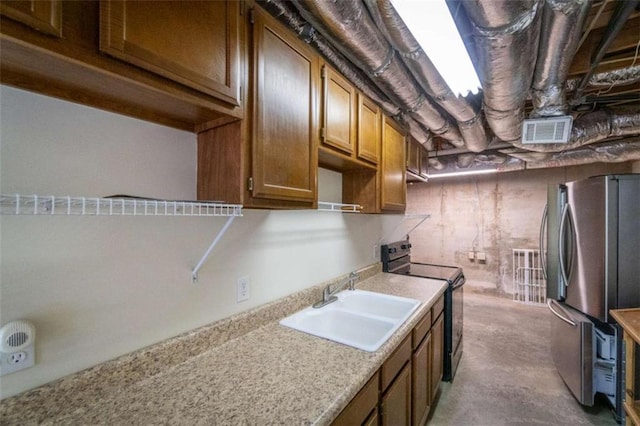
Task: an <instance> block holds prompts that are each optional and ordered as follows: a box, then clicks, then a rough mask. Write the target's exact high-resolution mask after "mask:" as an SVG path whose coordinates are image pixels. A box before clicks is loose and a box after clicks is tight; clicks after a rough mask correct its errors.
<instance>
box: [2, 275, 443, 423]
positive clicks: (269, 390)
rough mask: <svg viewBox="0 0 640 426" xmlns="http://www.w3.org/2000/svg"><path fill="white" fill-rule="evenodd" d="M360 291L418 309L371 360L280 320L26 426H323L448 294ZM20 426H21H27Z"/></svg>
mask: <svg viewBox="0 0 640 426" xmlns="http://www.w3.org/2000/svg"><path fill="white" fill-rule="evenodd" d="M357 288H359V289H363V290H371V291H379V292H383V293H388V294H393V295H397V296H404V297H411V298H415V299H418V300H421V301H422V302H423V303H422V304H421V305H420V307H419V308H418V309H417V310H416V312H415V313H414V314H412V316H411V317H410V318H409V319H408V320H407V321H406V322H405V323H404V324H403V325H402V326H401V327H400V328H399V329H398V331H397V332H396V333H395V334H394V335H393V336H392V337H391V338H390V339H389V340H388V341H387V342H386V343H384V344H383V345H382V347H381V348H380V349H379V350H378V351H376V352H365V351H361V350H359V349H355V348H352V347H349V346H345V345H341V344H339V343H334V342H331V341H328V340H325V339H321V338H318V337H314V336H311V335H308V334H305V333H302V332H299V331H296V330H293V329H289V328H287V327H284V326H281V325H280V324H279V323H278V319H280V318H282V317H284V316H286V315H284V314H283V315H281V316H280V318H270V319H269V320H268V321H266V322H265V323H264V325H261V326H259V327H257V328H255V329H253V330H251V331H248V332H246V333H244V334H241V335H240V336H238V337H235V338H230V339H228V340H226V341H224V342H222V343H220V344H219V345H216V346H214V347H211V348H207V350H204V351H202V352H201V353H198V354H196V355H194V356H190V357H188V358H187V359H185V360H182V361H180V362H178V363H173V364H171V365H165V366H164V367H163V366H161V367H160V368H158V369H157V370H156V371H153V372H152V373H148V374H142V375H140V377H138V378H136V379H131V378H127V379H126V380H124V379H123V381H124V383H123V384H122V385H120V386H118V383H117V381H114V380H112V382H111V383H110V386H108V387H107V386H104V387H105V389H106V390H104V391H102V392H101V394H100V395H99V397H98V396H96V397H95V399H94V398H86V399H84V400H83V401H82V403H81V404H79V403H78V401H75V404H74V403H69V404H68V408H67V409H64V408H62V409H61V408H60V407H55V408H56V409H55V410H53V411H55V413H54V412H52V411H51V410H49V412H48V413H47V412H42V413H41V414H40V418H33V419H31V420H34V421H33V423H42V424H51V423H63V424H123V423H127V424H141V423H144V424H156V423H171V424H261V425H265V424H291V425H293V424H329V423H330V422H331V421H332V420H333V419H334V418H335V417H336V416H337V415H338V414H339V413H340V412H341V411H342V409H343V408H344V407H345V406H346V405H347V403H348V402H349V401H350V400H351V399H352V398H353V397H354V396H355V395H356V393H357V392H358V391H359V390H360V388H361V387H362V386H363V385H364V384H365V383H366V382H367V381H368V379H369V378H370V377H371V376H372V375H373V374H374V373H375V371H376V370H377V369H378V368H380V366H381V365H382V362H383V361H384V360H385V359H386V358H387V357H388V356H389V355H390V354H391V353H392V352H393V350H394V349H395V348H396V347H397V346H398V345H399V344H400V342H401V341H402V340H403V339H404V337H405V336H407V334H408V333H409V332H410V331H411V330H412V328H413V327H414V326H415V325H416V324H417V322H418V320H419V319H420V318H421V317H422V316H423V315H424V314H425V313H426V312H427V310H428V309H429V308H430V307H431V306H432V305H433V303H435V301H436V300H437V298H438V297H439V296H440V295H441V294H442V293H443V292H444V290H445V289H446V284H445V283H444V281H437V280H428V279H424V278H415V277H408V276H402V275H393V274H386V273H376V274H374V275H373V276H371V277H370V278H367V279H364V280H362V281H361V282H360V283H359V284H358V285H357ZM296 310H297V309H296ZM246 320H247V319H246V318H245V321H246ZM236 321H242V319H238V320H236ZM183 344H184V343H183ZM166 350H175V347H173V348H171V347H167V348H166V349H165V351H166ZM128 362H130V361H128ZM78 374H82V373H78ZM86 374H89V373H86ZM80 380H81V379H78V381H80ZM93 380H94V382H95V380H99V378H98V379H95V378H94V379H93ZM67 381H68V382H69V381H71V382H73V381H72V380H71V379H69V380H67ZM66 385H67V387H68V389H67V390H66V392H62V391H60V390H59V389H56V385H55V384H54V385H52V386H50V388H51V389H47V392H49V394H50V395H49V396H47V395H48V394H47V392H40V393H38V392H37V391H36V392H33V391H30V392H29V393H27V395H23V396H18V397H15V398H14V399H13V400H12V401H10V402H9V403H8V404H7V406H6V407H5V408H4V409H3V410H1V411H0V419H4V420H3V423H4V421H7V423H12V420H18V419H20V417H22V416H18V417H14V415H16V414H19V413H18V412H17V411H20V412H22V413H23V414H24V413H25V411H22V410H23V409H26V408H27V407H28V405H29V404H34V405H35V404H37V403H40V404H42V403H43V402H44V403H46V401H38V398H40V399H44V398H48V399H49V403H50V404H52V405H53V402H54V401H53V400H52V398H55V401H56V404H59V403H64V402H63V401H62V400H61V398H72V397H73V398H76V399H77V398H81V397H80V396H72V395H71V394H72V392H74V391H73V385H72V384H69V383H67V384H66ZM83 386H85V387H86V386H89V385H87V384H86V383H85V384H84V385H83ZM95 386H97V387H100V384H99V383H95ZM61 387H62V384H59V385H57V388H61ZM75 392H76V393H77V392H82V389H76V390H75ZM96 395H97V394H96ZM4 403H5V401H3V404H4ZM47 414H48V415H47ZM22 420H23V422H21V423H24V420H25V418H24V417H22Z"/></svg>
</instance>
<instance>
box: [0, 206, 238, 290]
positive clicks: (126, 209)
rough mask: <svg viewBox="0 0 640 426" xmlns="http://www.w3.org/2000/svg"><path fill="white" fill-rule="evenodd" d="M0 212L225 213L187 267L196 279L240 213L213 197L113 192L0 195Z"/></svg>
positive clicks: (124, 214)
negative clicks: (158, 197) (102, 194)
mask: <svg viewBox="0 0 640 426" xmlns="http://www.w3.org/2000/svg"><path fill="white" fill-rule="evenodd" d="M0 215H36V216H52V215H58V216H190V217H192V216H209V217H211V216H216V217H226V218H227V221H226V222H225V224H224V226H223V227H222V229H220V230H219V231H218V233H217V234H216V236H215V237H214V239H213V242H212V243H211V244H210V245H209V247H208V248H207V250H206V251H205V253H204V255H203V256H202V257H201V258H200V260H199V261H198V263H197V264H196V266H195V267H194V268H193V269H192V270H191V280H192V281H193V282H194V283H195V282H197V281H198V271H199V270H200V268H202V265H203V264H204V262H205V261H206V260H207V258H208V257H209V255H210V254H211V252H212V251H213V249H214V247H215V246H216V245H217V244H218V242H219V241H220V239H221V238H222V236H223V235H224V234H225V232H226V231H227V229H229V227H230V226H231V224H232V223H233V220H234V219H235V218H236V217H239V216H242V205H241V204H223V203H220V202H216V201H170V200H155V199H150V198H140V197H131V196H126V195H114V196H112V197H106V198H100V197H69V196H64V197H60V196H55V195H46V196H42V195H20V194H14V195H0Z"/></svg>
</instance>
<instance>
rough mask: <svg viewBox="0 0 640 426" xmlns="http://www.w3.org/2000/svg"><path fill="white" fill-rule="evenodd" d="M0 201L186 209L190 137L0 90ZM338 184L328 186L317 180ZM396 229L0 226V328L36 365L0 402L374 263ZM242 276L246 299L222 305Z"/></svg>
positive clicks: (248, 220) (355, 221) (284, 222)
mask: <svg viewBox="0 0 640 426" xmlns="http://www.w3.org/2000/svg"><path fill="white" fill-rule="evenodd" d="M0 98H1V110H0V114H1V116H0V119H1V123H0V124H1V126H0V128H1V131H2V134H1V141H0V143H1V145H0V167H1V169H0V172H1V173H0V189H1V191H2V193H3V194H13V193H20V194H39V195H71V196H106V195H110V194H132V195H139V196H146V197H157V198H166V199H193V198H194V197H195V193H196V137H195V135H194V134H191V133H187V132H183V131H178V130H174V129H170V128H167V127H163V126H159V125H155V124H151V123H146V122H143V121H139V120H135V119H131V118H128V117H123V116H119V115H115V114H111V113H107V112H104V111H100V110H96V109H93V108H88V107H84V106H80V105H76V104H71V103H68V102H64V101H60V100H56V99H53V98H48V97H43V96H40V95H35V94H32V93H28V92H24V91H21V90H17V89H13V88H9V87H6V86H1V90H0ZM329 181H330V182H339V177H336V176H333V177H330V178H329ZM398 221H399V218H397V217H393V216H381V215H353V214H352V215H349V214H339V213H325V212H313V211H258V210H244V216H243V217H241V218H237V219H236V221H235V222H234V224H233V225H232V227H231V228H230V230H229V231H228V232H227V234H225V236H224V237H223V239H222V240H221V242H220V244H219V246H218V247H216V249H215V250H214V252H213V253H212V257H211V258H210V259H209V260H208V261H207V262H206V263H205V264H204V266H203V268H202V269H201V271H200V274H199V275H200V279H199V282H198V283H197V284H193V283H191V279H190V270H191V267H192V266H193V265H194V264H195V263H196V262H197V261H198V260H199V259H200V257H201V255H202V254H203V253H204V251H205V249H206V248H207V246H208V245H209V244H210V242H211V241H212V239H213V237H214V235H215V234H216V232H217V231H218V229H220V228H221V227H222V225H223V224H224V222H225V219H224V218H197V217H194V218H186V217H185V218H181V217H117V216H114V217H104V216H101V217H92V216H54V217H46V216H7V215H4V216H0V239H1V244H0V250H1V251H0V257H1V263H0V267H1V271H0V279H1V287H0V296H1V301H0V324H5V323H7V322H9V321H12V320H16V319H28V320H30V321H32V322H33V323H34V324H35V326H36V329H37V339H36V365H35V366H34V367H33V368H30V369H27V370H23V371H21V372H17V373H13V374H10V375H7V376H4V377H2V379H1V385H0V397H2V398H5V397H8V396H11V395H14V394H16V393H19V392H21V391H24V390H27V389H30V388H33V387H36V386H38V385H41V384H43V383H46V382H49V381H51V380H54V379H56V378H59V377H62V376H65V375H67V374H70V373H73V372H76V371H79V370H82V369H84V368H87V367H90V366H92V365H95V364H97V363H100V362H103V361H106V360H109V359H112V358H114V357H117V356H119V355H122V354H124V353H128V352H131V351H133V350H136V349H139V348H142V347H144V346H148V345H150V344H153V343H155V342H159V341H162V340H164V339H167V338H169V337H172V336H175V335H177V334H180V333H182V332H185V331H188V330H191V329H194V328H196V327H199V326H201V325H204V324H208V323H211V322H213V321H216V320H218V319H221V318H225V317H227V316H230V315H232V314H235V313H238V312H241V311H244V310H246V309H249V308H252V307H254V306H258V305H261V304H264V303H266V302H269V301H272V300H275V299H278V298H280V297H283V296H285V295H288V294H291V293H294V292H296V291H299V290H302V289H305V288H308V287H310V286H312V285H315V284H318V283H320V282H322V281H325V280H328V279H331V278H333V277H336V276H338V275H341V274H345V273H347V272H349V271H351V270H354V269H357V268H361V267H364V266H366V265H369V264H371V263H373V262H374V261H375V259H373V254H372V247H373V245H374V244H376V243H377V241H378V239H379V238H380V235H383V234H384V233H385V232H386V231H385V230H388V229H392V228H393V227H394V226H395V223H397V222H398ZM241 276H248V277H249V278H250V285H251V298H250V300H249V301H247V302H242V303H240V304H237V303H236V300H235V282H236V280H237V278H238V277H241Z"/></svg>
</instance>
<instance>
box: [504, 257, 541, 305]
mask: <svg viewBox="0 0 640 426" xmlns="http://www.w3.org/2000/svg"><path fill="white" fill-rule="evenodd" d="M512 253H513V300H514V301H516V302H522V303H527V304H532V305H544V304H546V300H547V281H546V280H545V278H544V275H543V273H542V263H541V262H542V259H541V258H540V251H539V250H534V249H512Z"/></svg>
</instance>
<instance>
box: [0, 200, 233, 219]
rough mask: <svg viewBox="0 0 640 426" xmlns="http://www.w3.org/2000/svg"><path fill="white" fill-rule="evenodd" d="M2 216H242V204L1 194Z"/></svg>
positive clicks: (0, 211)
mask: <svg viewBox="0 0 640 426" xmlns="http://www.w3.org/2000/svg"><path fill="white" fill-rule="evenodd" d="M0 214H1V215H64V216H70V215H79V216H224V217H229V216H242V205H239V204H223V203H218V202H206V201H170V200H155V199H148V198H136V197H124V196H114V197H107V198H99V197H69V196H62V197H60V196H55V195H47V196H41V195H19V194H14V195H0Z"/></svg>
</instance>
